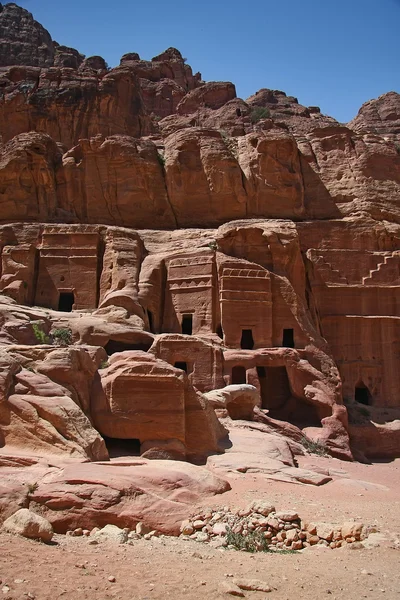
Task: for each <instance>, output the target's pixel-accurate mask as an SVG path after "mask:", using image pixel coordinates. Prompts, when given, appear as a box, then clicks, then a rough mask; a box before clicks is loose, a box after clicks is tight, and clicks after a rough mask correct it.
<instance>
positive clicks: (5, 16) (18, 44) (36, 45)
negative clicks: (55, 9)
mask: <svg viewBox="0 0 400 600" xmlns="http://www.w3.org/2000/svg"><path fill="white" fill-rule="evenodd" d="M0 31H1V40H0V66H1V67H4V66H9V65H25V66H28V65H29V66H32V67H51V66H53V64H54V55H55V48H54V45H53V41H52V39H51V36H50V34H49V32H48V31H46V29H45V28H44V27H42V25H40V23H38V22H37V21H35V20H34V18H33V16H32V15H31V13H30V12H28V11H27V10H25V9H23V8H21V7H20V6H17V5H16V4H13V3H9V4H5V5H3V4H0Z"/></svg>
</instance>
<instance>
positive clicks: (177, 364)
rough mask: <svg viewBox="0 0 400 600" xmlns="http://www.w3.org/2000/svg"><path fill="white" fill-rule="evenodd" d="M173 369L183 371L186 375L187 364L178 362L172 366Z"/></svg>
mask: <svg viewBox="0 0 400 600" xmlns="http://www.w3.org/2000/svg"><path fill="white" fill-rule="evenodd" d="M174 367H175V368H176V369H181V370H182V371H185V373H187V363H185V362H179V361H178V362H176V363H175V364H174Z"/></svg>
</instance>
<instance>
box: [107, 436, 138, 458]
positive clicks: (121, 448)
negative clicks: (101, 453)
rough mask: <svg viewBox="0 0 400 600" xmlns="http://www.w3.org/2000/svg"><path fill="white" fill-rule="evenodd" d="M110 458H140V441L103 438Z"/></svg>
mask: <svg viewBox="0 0 400 600" xmlns="http://www.w3.org/2000/svg"><path fill="white" fill-rule="evenodd" d="M103 438H104V441H105V443H106V446H107V450H108V453H109V455H110V458H118V457H120V456H140V440H136V439H130V440H123V439H117V438H109V437H105V436H103Z"/></svg>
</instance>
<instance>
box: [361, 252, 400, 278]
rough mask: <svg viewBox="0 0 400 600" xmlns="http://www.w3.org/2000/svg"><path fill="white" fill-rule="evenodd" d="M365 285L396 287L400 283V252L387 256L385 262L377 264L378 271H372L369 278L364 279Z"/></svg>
mask: <svg viewBox="0 0 400 600" xmlns="http://www.w3.org/2000/svg"><path fill="white" fill-rule="evenodd" d="M362 282H363V285H376V284H380V285H382V284H386V285H396V284H397V283H400V252H399V251H395V252H392V253H391V254H387V255H386V256H385V257H384V259H383V262H380V263H378V264H377V267H376V269H371V270H370V272H369V275H368V276H367V277H363V279H362Z"/></svg>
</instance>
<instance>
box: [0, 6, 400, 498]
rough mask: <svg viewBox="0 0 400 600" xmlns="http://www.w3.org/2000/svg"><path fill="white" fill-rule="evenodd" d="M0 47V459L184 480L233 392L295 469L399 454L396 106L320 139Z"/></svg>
mask: <svg viewBox="0 0 400 600" xmlns="http://www.w3.org/2000/svg"><path fill="white" fill-rule="evenodd" d="M0 32H1V40H0V67H1V70H0V135H1V144H0V223H1V226H0V252H1V271H0V292H1V296H0V342H1V345H2V349H0V350H1V352H0V354H1V370H2V373H3V375H2V384H1V393H2V399H1V402H0V451H1V452H2V453H7V452H9V453H12V452H21V451H23V450H24V449H25V451H26V452H27V453H28V454H29V453H30V454H31V455H37V456H42V455H47V454H50V453H53V454H54V453H56V454H66V455H69V456H72V457H75V458H79V460H100V459H107V457H108V451H107V449H106V446H105V443H104V440H105V441H106V443H107V445H108V448H109V450H110V452H111V453H112V452H114V451H115V444H119V443H123V442H124V443H128V445H129V444H130V446H129V448H130V450H129V452H131V453H134V452H140V453H142V454H143V455H144V456H145V457H149V458H152V459H153V458H158V459H159V458H161V459H163V458H166V459H177V458H178V459H188V460H192V461H197V462H201V461H202V462H205V460H206V459H207V456H208V455H210V454H215V453H219V452H223V450H224V448H225V449H226V448H227V447H228V446H227V440H226V439H225V441H224V442H223V438H224V437H225V436H226V435H227V430H226V429H225V428H224V427H223V426H222V425H221V423H220V422H219V420H218V419H217V416H219V417H220V418H224V419H228V417H229V415H228V414H227V413H226V414H225V413H224V414H222V413H218V410H217V412H214V409H213V407H212V405H211V404H210V401H209V398H213V397H215V394H213V390H215V389H221V388H224V387H225V386H230V385H233V386H243V385H245V386H247V387H248V386H249V385H250V386H252V396H251V398H250V400H249V397H248V396H247V397H246V395H245V394H244V393H243V394H242V396H240V397H241V398H243V403H246V402H247V403H248V404H246V410H243V411H241V410H238V409H237V407H236V408H235V410H234V411H233V413H232V414H233V415H234V417H235V420H238V419H239V421H240V418H239V417H240V416H242V417H243V415H245V416H246V418H247V419H253V420H255V421H257V425H259V426H260V427H261V428H264V429H263V431H264V433H265V435H267V433H266V431H269V434H271V430H272V431H273V432H275V433H274V435H275V434H276V432H278V433H279V435H281V436H282V435H283V436H284V437H285V440H286V442H285V444H287V446H285V447H286V448H287V449H288V448H292V449H293V452H297V453H298V452H302V451H303V450H302V449H301V448H300V447H299V445H298V441H299V440H304V439H309V440H314V441H318V442H319V443H321V444H323V445H324V447H325V449H327V450H328V451H329V452H330V453H331V454H332V455H334V456H337V457H340V458H346V459H351V458H352V457H357V458H361V459H363V460H365V459H366V457H368V456H386V457H388V456H395V455H400V445H399V439H400V436H399V431H400V422H399V416H400V412H399V411H400V405H399V400H398V398H399V389H400V387H399V380H398V365H399V358H400V347H399V339H400V331H399V326H400V325H399V324H400V304H399V297H400V294H399V290H400V270H399V269H400V152H399V143H400V140H399V136H400V126H399V123H400V108H399V107H400V95H399V94H397V93H395V92H389V93H388V94H385V95H383V96H381V97H380V98H378V99H377V100H371V101H369V102H367V103H366V104H364V105H363V107H361V109H360V112H359V114H358V115H357V117H355V118H354V119H353V120H352V121H351V122H350V123H348V124H341V123H338V122H337V121H336V120H335V119H333V118H331V117H329V116H326V115H322V114H321V112H320V110H319V108H318V107H315V106H314V107H305V106H302V105H300V104H299V102H298V101H297V99H296V98H294V97H288V96H286V94H285V93H284V92H281V91H277V90H270V89H267V88H263V89H261V90H259V91H258V92H256V93H255V94H254V95H253V96H251V97H250V98H248V99H247V100H242V99H240V98H237V97H236V89H235V86H234V84H233V83H231V82H204V81H202V78H201V75H200V74H199V73H196V74H193V72H192V69H191V67H190V66H189V65H188V64H186V61H185V59H183V57H182V55H181V53H180V52H179V51H178V50H176V49H175V48H168V49H167V50H166V51H165V52H163V53H162V54H160V55H158V56H155V57H154V58H152V59H151V60H143V59H141V58H140V56H139V54H137V53H136V52H129V53H127V54H125V55H124V56H123V57H122V58H121V62H120V65H119V66H117V67H115V68H113V69H109V68H108V67H107V65H106V63H105V61H104V59H103V58H102V57H100V56H93V57H88V58H86V57H84V56H83V55H81V54H80V53H79V51H77V50H74V49H73V48H69V47H67V46H61V45H59V44H58V43H56V42H53V41H52V39H51V37H50V34H49V33H48V32H47V31H46V30H45V29H44V28H43V27H42V26H41V25H40V24H38V23H37V22H36V21H35V20H34V19H33V17H32V15H30V13H28V12H27V11H26V10H24V9H22V8H19V7H18V6H16V5H15V4H7V5H5V6H3V5H0ZM114 355H115V356H114ZM107 357H109V358H107ZM217 396H218V394H217ZM249 403H250V404H249ZM249 406H250V408H249ZM254 406H255V408H254ZM239 408H240V407H239ZM242 408H243V407H242ZM219 410H222V412H223V407H222V408H221V406H219ZM386 421H388V422H389V423H388V425H387V424H386ZM224 423H225V424H226V423H228V425H227V426H228V428H229V419H228V421H224ZM243 423H244V424H242V425H243V427H247V425H246V421H243ZM268 428H269V429H268ZM382 439H383V440H384V441H383V442H381V440H382ZM291 444H292V445H291ZM274 447H275V446H274ZM287 451H288V452H289V450H287ZM213 460H214V463H213V464H217V463H218V461H217V460H216V459H213ZM239 462H240V461H239ZM228 463H229V461H227V464H228ZM238 464H239V463H238ZM254 468H256V467H254ZM257 468H258V467H257ZM286 476H287V475H286ZM217 488H218V486H216V489H217ZM218 489H219V488H218Z"/></svg>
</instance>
